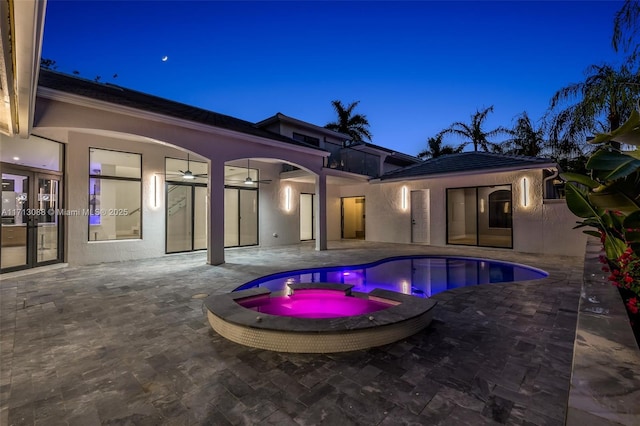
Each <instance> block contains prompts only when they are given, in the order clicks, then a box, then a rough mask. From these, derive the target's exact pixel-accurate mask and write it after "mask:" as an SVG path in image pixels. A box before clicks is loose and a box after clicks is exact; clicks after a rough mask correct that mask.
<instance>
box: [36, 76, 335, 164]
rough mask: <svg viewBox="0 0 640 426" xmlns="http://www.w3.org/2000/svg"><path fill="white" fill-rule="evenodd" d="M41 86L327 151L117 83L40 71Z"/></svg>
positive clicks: (246, 123) (233, 118) (221, 115)
mask: <svg viewBox="0 0 640 426" xmlns="http://www.w3.org/2000/svg"><path fill="white" fill-rule="evenodd" d="M38 85H39V86H41V87H46V88H49V89H54V90H59V91H62V92H66V93H71V94H74V95H78V96H84V97H87V98H91V99H96V100H99V101H104V102H108V103H112V104H116V105H122V106H125V107H130V108H135V109H139V110H142V111H148V112H153V113H156V114H162V115H166V116H169V117H175V118H179V119H183V120H189V121H193V122H196V123H201V124H206V125H210V126H214V127H220V128H223V129H227V130H233V131H236V132H240V133H245V134H248V135H253V136H260V137H263V138H267V139H272V140H276V141H279V142H285V143H288V144H292V145H298V146H304V147H307V148H312V149H316V150H321V151H324V150H323V149H321V148H318V147H316V146H313V145H310V144H307V143H304V142H300V141H296V140H294V139H291V138H288V137H286V136H282V135H280V134H278V133H274V132H271V131H268V130H265V129H261V128H258V127H257V126H256V125H255V124H253V123H251V122H249V121H245V120H241V119H239V118H235V117H231V116H229V115H224V114H219V113H217V112H213V111H209V110H206V109H202V108H197V107H194V106H191V105H186V104H182V103H179V102H175V101H171V100H168V99H164V98H160V97H157V96H153V95H149V94H146V93H142V92H137V91H135V90H130V89H127V88H124V87H120V86H116V85H113V84H105V83H97V82H94V81H91V80H86V79H83V78H78V77H75V76H70V75H67V74H62V73H59V72H55V71H50V70H45V69H40V79H39V81H38Z"/></svg>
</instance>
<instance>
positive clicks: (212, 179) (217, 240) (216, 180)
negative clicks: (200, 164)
mask: <svg viewBox="0 0 640 426" xmlns="http://www.w3.org/2000/svg"><path fill="white" fill-rule="evenodd" d="M207 193H208V196H209V200H208V201H209V204H208V212H207V213H208V214H207V230H208V232H207V239H208V241H207V242H208V245H207V263H208V264H210V265H221V264H223V263H224V162H220V161H216V160H215V159H212V160H211V165H210V169H209V183H208V186H207Z"/></svg>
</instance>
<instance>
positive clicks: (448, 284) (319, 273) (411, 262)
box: [234, 256, 548, 297]
mask: <svg viewBox="0 0 640 426" xmlns="http://www.w3.org/2000/svg"><path fill="white" fill-rule="evenodd" d="M547 276H548V274H547V273H546V272H545V271H543V270H540V269H536V268H533V267H530V266H526V265H521V264H517V263H510V262H502V261H497V260H489V259H480V258H471V257H450V256H401V257H390V258H386V259H382V260H379V261H377V262H372V263H367V264H363V265H351V266H340V267H320V268H313V269H300V270H294V271H287V272H281V273H277V274H272V275H267V276H264V277H260V278H258V279H255V280H253V281H249V282H248V283H245V284H243V285H241V286H240V287H238V288H236V289H235V290H234V291H239V290H246V289H249V288H255V287H260V288H266V289H268V290H270V291H271V292H272V293H282V294H286V292H287V285H288V284H296V283H314V282H324V283H339V284H350V285H353V288H352V290H353V291H359V292H363V293H368V292H369V291H371V290H373V289H375V288H380V289H384V290H390V291H395V292H398V293H403V294H411V295H413V296H418V297H430V296H432V295H434V294H437V293H441V292H443V291H446V290H451V289H455V288H459V287H467V286H475V285H480V284H489V283H503V282H512V281H529V280H536V279H541V278H545V277H547Z"/></svg>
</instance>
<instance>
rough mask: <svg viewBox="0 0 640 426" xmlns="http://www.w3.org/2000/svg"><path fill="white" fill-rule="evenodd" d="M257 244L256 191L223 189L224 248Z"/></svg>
mask: <svg viewBox="0 0 640 426" xmlns="http://www.w3.org/2000/svg"><path fill="white" fill-rule="evenodd" d="M257 244H258V190H257V189H240V188H225V189H224V246H225V247H243V246H254V245H257Z"/></svg>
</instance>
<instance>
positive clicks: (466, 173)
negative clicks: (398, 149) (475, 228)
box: [370, 163, 558, 183]
mask: <svg viewBox="0 0 640 426" xmlns="http://www.w3.org/2000/svg"><path fill="white" fill-rule="evenodd" d="M557 168H558V164H556V163H540V164H531V165H521V166H514V167H503V168H491V169H480V170H467V171H463V172H451V173H434V174H431V175H422V176H405V177H397V178H389V179H380V178H376V179H372V180H371V181H370V182H371V183H388V182H406V181H413V180H428V179H440V178H446V177H452V176H477V175H486V174H490V173H505V172H519V171H525V170H537V169H540V170H542V169H557Z"/></svg>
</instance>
